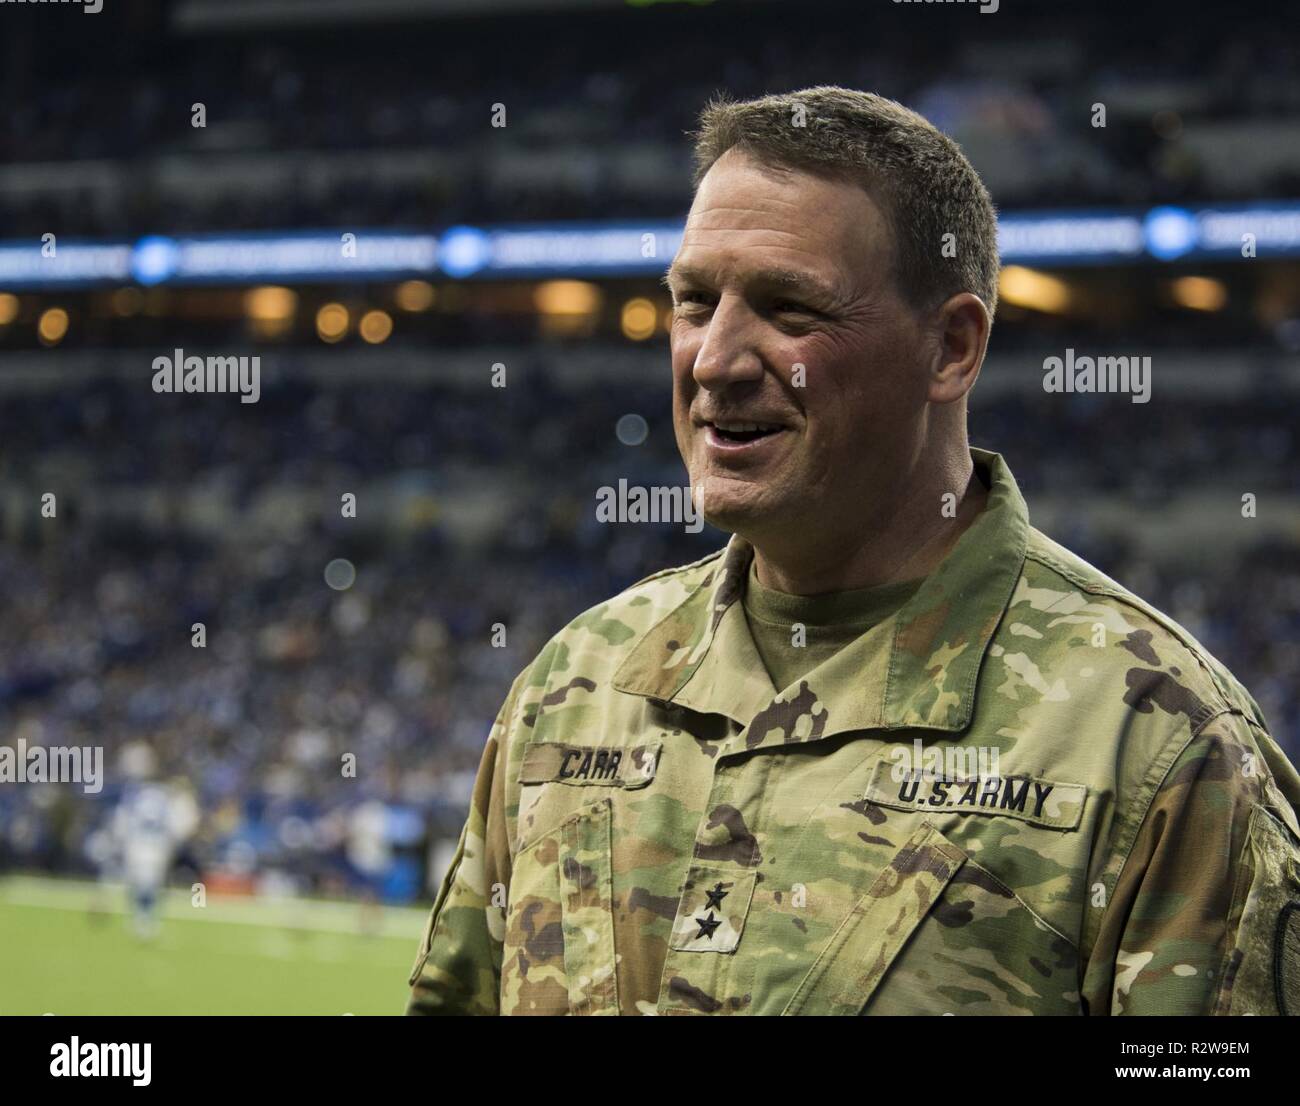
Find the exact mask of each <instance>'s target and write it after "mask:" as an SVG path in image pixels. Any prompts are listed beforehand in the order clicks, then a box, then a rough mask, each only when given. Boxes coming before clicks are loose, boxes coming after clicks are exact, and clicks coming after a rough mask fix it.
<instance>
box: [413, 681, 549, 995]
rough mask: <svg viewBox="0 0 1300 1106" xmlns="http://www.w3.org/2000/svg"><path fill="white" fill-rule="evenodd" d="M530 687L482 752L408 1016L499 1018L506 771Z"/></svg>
mask: <svg viewBox="0 0 1300 1106" xmlns="http://www.w3.org/2000/svg"><path fill="white" fill-rule="evenodd" d="M523 680H524V675H523V674H521V675H520V677H519V679H517V680H516V681H515V684H514V687H513V688H512V689H511V692H510V695H509V696H508V697H507V699H506V701H505V703H504V704H503V705H502V707H501V710H500V712H499V713H498V714H497V717H496V721H495V722H494V723H493V725H492V730H491V732H490V733H489V735H488V739H487V744H486V746H485V747H484V749H483V758H482V760H481V761H480V763H479V769H478V776H477V778H476V780H475V783H474V797H473V800H472V802H471V804H470V811H469V817H468V818H467V819H466V821H465V827H464V829H462V830H461V835H460V842H459V844H458V845H457V847H456V854H455V856H454V858H453V859H452V862H451V867H450V868H449V869H448V871H447V874H446V876H444V877H443V881H442V886H441V888H440V890H439V892H438V897H437V898H436V899H435V900H434V904H433V909H432V910H431V911H430V913H429V921H428V923H427V924H426V926H425V929H424V936H423V938H422V939H421V941H420V947H419V950H418V951H417V954H416V958H415V964H414V966H413V967H412V969H411V974H410V978H409V979H408V983H409V984H410V987H411V995H410V999H409V1001H408V1003H407V1007H406V1012H407V1014H496V1013H498V1012H499V991H500V983H501V954H502V938H503V936H504V934H505V903H506V891H507V889H508V888H509V886H510V863H511V855H510V837H509V829H508V820H507V817H506V814H507V811H506V805H507V798H506V790H507V787H506V771H505V764H506V756H507V753H508V750H509V745H510V742H509V736H510V730H511V726H512V724H513V720H514V715H515V707H516V702H517V696H518V691H519V688H520V687H521V686H522V685H523Z"/></svg>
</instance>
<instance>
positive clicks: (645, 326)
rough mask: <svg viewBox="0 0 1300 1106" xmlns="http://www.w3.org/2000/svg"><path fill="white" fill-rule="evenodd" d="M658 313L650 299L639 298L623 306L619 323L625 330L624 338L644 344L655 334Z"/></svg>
mask: <svg viewBox="0 0 1300 1106" xmlns="http://www.w3.org/2000/svg"><path fill="white" fill-rule="evenodd" d="M657 316H658V312H657V311H655V305H654V304H653V303H651V302H650V301H649V300H648V299H645V298H643V297H637V298H636V299H631V300H628V301H627V302H626V303H625V304H623V311H622V314H621V316H620V318H619V323H620V325H621V326H622V328H623V337H624V338H630V339H631V340H632V341H633V342H644V341H645V340H646V339H647V338H649V337H650V336H651V335H652V334H654V332H655V322H656V321H657Z"/></svg>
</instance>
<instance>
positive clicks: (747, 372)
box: [691, 296, 763, 391]
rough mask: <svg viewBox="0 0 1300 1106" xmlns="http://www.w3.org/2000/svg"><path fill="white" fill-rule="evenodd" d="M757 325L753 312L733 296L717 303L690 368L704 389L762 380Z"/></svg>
mask: <svg viewBox="0 0 1300 1106" xmlns="http://www.w3.org/2000/svg"><path fill="white" fill-rule="evenodd" d="M756 323H757V320H756V319H755V318H754V315H753V313H752V312H751V311H750V310H749V309H748V308H747V307H746V306H745V305H744V304H743V303H742V302H739V301H738V300H737V299H735V298H734V297H730V296H724V297H722V298H721V299H720V300H719V301H718V305H717V307H715V308H714V311H713V315H712V316H711V317H710V319H709V324H708V327H707V328H706V330H705V333H704V341H703V342H702V343H701V345H700V348H699V351H698V352H697V353H696V355H695V364H694V366H693V367H692V369H691V375H692V376H693V377H694V378H695V382H696V383H697V384H698V385H699V386H700V387H701V388H704V389H706V390H708V391H720V390H721V389H723V388H725V387H727V385H729V384H739V383H742V382H744V381H749V380H760V379H762V376H763V361H762V358H761V357H760V356H759V354H758V349H757V332H756Z"/></svg>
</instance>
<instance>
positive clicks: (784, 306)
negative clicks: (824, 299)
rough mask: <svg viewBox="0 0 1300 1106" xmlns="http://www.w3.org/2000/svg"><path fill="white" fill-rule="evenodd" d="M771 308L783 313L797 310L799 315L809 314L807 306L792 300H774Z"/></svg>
mask: <svg viewBox="0 0 1300 1106" xmlns="http://www.w3.org/2000/svg"><path fill="white" fill-rule="evenodd" d="M772 310H773V311H780V312H783V313H789V312H798V313H799V314H801V315H807V314H810V311H809V310H808V308H807V307H805V306H804V305H803V304H801V303H795V301H794V300H776V301H775V302H774V303H773V304H772Z"/></svg>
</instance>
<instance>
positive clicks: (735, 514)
mask: <svg viewBox="0 0 1300 1106" xmlns="http://www.w3.org/2000/svg"><path fill="white" fill-rule="evenodd" d="M754 490H755V489H754V488H753V485H749V486H748V488H747V492H748V493H749V494H740V495H737V494H735V492H734V489H719V490H717V491H716V492H714V493H713V494H710V485H708V484H706V485H705V490H704V520H705V522H707V523H708V524H709V525H710V526H713V527H716V528H717V529H719V530H722V531H723V532H724V533H728V534H739V535H740V536H741V537H742V538H745V539H747V540H752V538H753V536H757V535H761V534H763V533H769V532H770V531H771V529H772V528H773V527H774V526H779V525H780V520H781V517H782V515H784V514H787V513H788V512H786V511H782V509H781V505H780V504H779V503H774V502H772V501H771V499H770V497H767V496H763V495H761V494H759V495H755V494H753V492H754Z"/></svg>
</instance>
